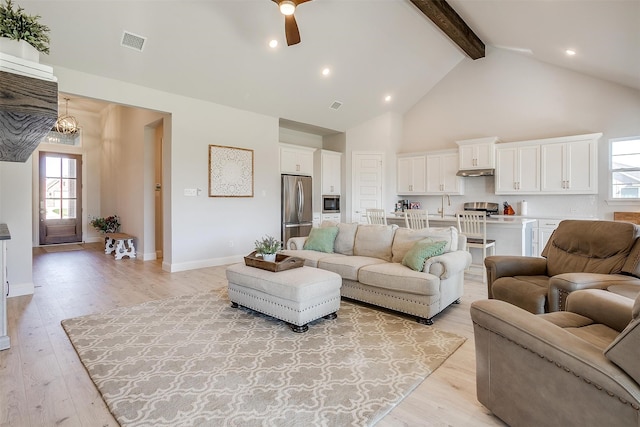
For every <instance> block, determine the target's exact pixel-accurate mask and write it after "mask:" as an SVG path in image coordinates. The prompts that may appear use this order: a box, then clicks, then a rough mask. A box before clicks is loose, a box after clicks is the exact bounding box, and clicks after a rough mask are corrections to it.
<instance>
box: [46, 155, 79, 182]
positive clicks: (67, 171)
mask: <svg viewBox="0 0 640 427" xmlns="http://www.w3.org/2000/svg"><path fill="white" fill-rule="evenodd" d="M61 160H62V177H63V178H75V177H76V159H61ZM47 172H48V171H47ZM49 176H51V175H49Z"/></svg>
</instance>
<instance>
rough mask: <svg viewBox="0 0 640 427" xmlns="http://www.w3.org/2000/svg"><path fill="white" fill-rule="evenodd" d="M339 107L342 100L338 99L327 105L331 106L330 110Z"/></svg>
mask: <svg viewBox="0 0 640 427" xmlns="http://www.w3.org/2000/svg"><path fill="white" fill-rule="evenodd" d="M340 107H342V102H340V101H333V103H331V105H330V106H329V108H331V109H332V110H337V109H338V108H340Z"/></svg>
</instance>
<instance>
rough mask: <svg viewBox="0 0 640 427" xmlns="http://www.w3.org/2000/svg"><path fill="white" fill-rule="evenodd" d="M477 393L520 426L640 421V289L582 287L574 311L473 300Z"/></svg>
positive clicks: (620, 425)
mask: <svg viewBox="0 0 640 427" xmlns="http://www.w3.org/2000/svg"><path fill="white" fill-rule="evenodd" d="M471 319H472V321H473V328H474V336H475V347H476V386H477V398H478V401H480V403H482V404H483V405H484V406H486V407H487V408H488V409H489V410H491V412H493V413H494V414H495V415H496V416H497V417H499V418H500V419H502V420H503V421H505V422H506V423H507V424H509V425H510V426H512V427H517V426H542V425H557V426H580V427H589V426H594V427H595V426H597V427H600V426H605V425H606V426H617V427H624V426H634V427H638V426H640V363H639V362H638V361H639V360H640V295H639V296H638V297H637V298H636V299H635V304H634V300H632V299H630V298H627V297H624V296H622V295H618V294H615V293H612V292H609V291H606V290H600V289H587V290H578V291H576V292H573V293H571V294H570V295H569V297H568V299H567V311H560V312H554V313H547V314H541V315H534V314H532V313H529V312H527V311H525V310H522V309H521V308H519V307H516V306H514V305H512V304H509V303H506V302H504V301H499V300H480V301H475V302H473V303H472V304H471Z"/></svg>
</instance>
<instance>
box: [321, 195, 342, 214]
mask: <svg viewBox="0 0 640 427" xmlns="http://www.w3.org/2000/svg"><path fill="white" fill-rule="evenodd" d="M322 213H340V196H336V195H331V196H322Z"/></svg>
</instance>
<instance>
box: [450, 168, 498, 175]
mask: <svg viewBox="0 0 640 427" xmlns="http://www.w3.org/2000/svg"><path fill="white" fill-rule="evenodd" d="M494 174H495V169H463V170H459V171H458V173H457V174H456V175H457V176H493V175H494Z"/></svg>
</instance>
